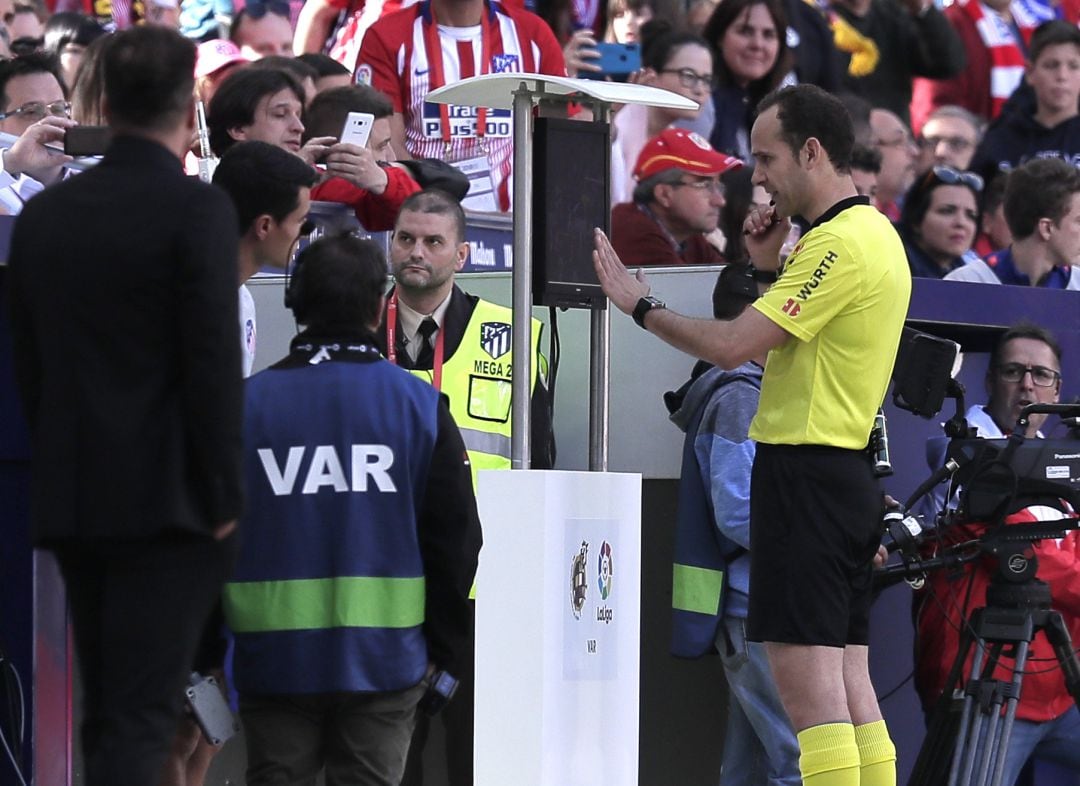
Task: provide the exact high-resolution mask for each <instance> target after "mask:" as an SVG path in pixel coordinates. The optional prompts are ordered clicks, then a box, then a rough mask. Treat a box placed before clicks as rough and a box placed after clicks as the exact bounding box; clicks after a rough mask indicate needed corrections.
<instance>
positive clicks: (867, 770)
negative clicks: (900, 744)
mask: <svg viewBox="0 0 1080 786" xmlns="http://www.w3.org/2000/svg"><path fill="white" fill-rule="evenodd" d="M855 742H856V743H857V744H858V746H859V761H860V763H861V764H860V772H861V774H862V780H861V781H860V783H861V784H862V786H896V746H895V745H893V741H892V740H891V739H889V730H888V729H887V728H885V721H883V720H880V721H875V722H874V723H864V724H863V725H862V726H856V727H855Z"/></svg>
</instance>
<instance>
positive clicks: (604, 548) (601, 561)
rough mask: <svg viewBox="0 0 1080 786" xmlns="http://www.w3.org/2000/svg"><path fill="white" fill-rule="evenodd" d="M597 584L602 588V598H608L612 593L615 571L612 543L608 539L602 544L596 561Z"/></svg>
mask: <svg viewBox="0 0 1080 786" xmlns="http://www.w3.org/2000/svg"><path fill="white" fill-rule="evenodd" d="M596 567H597V579H596V586H597V587H598V588H599V589H600V600H607V599H608V597H609V596H610V595H611V576H612V574H613V573H614V572H615V569H614V565H613V563H612V561H611V544H610V543H608V542H607V541H606V540H605V541H604V542H603V544H602V545H601V546H600V555H599V557H598V558H597V561H596Z"/></svg>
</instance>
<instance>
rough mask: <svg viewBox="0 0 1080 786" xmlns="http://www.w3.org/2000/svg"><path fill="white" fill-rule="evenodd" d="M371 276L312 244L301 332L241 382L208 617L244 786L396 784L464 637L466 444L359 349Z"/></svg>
mask: <svg viewBox="0 0 1080 786" xmlns="http://www.w3.org/2000/svg"><path fill="white" fill-rule="evenodd" d="M385 280H386V262H385V259H384V257H383V255H382V252H381V251H380V250H379V249H378V247H377V246H376V245H375V244H374V243H371V242H369V241H365V240H358V239H356V238H354V237H350V236H347V235H341V236H333V237H328V238H324V239H321V240H319V241H317V242H316V243H313V244H312V245H311V246H309V247H308V248H307V249H305V250H304V252H303V253H301V255H300V256H299V258H298V259H297V270H296V275H295V276H294V278H293V279H292V280H291V282H290V284H289V287H288V290H287V293H286V304H287V305H288V306H289V307H290V308H291V309H292V311H293V314H294V315H295V317H296V320H297V322H298V323H300V324H301V325H304V326H305V328H304V330H303V331H302V332H301V333H300V334H299V335H297V336H296V338H295V339H293V342H292V345H291V347H290V352H289V355H288V356H287V357H285V358H284V359H283V360H281V361H280V362H278V363H277V364H275V365H273V366H271V367H270V368H269V369H267V370H265V371H263V372H261V373H259V374H256V375H255V376H253V377H252V378H251V379H250V380H249V382H248V387H247V395H246V402H245V413H244V415H245V417H244V445H245V456H244V458H245V478H246V483H247V495H248V513H247V515H246V516H245V519H244V526H245V527H246V529H245V538H244V543H243V545H242V547H241V553H240V558H239V561H238V565H237V569H236V572H235V575H234V576H233V578H232V580H231V581H230V582H229V583H228V584H227V585H226V589H225V601H224V603H225V614H226V618H227V620H228V622H229V624H230V626H231V627H232V629H233V631H234V633H235V634H236V656H235V681H236V686H237V689H238V690H239V692H240V716H241V720H242V721H243V724H244V730H245V734H246V737H247V748H248V770H247V783H248V784H250V785H251V786H259V784H270V783H285V782H287V783H307V782H314V778H315V777H316V775H317V773H318V772H319V771H320V770H322V769H324V768H325V777H326V784H327V786H344V784H350V785H351V784H358V783H363V784H372V785H374V784H379V785H380V786H382V785H383V784H385V785H386V786H391V785H394V786H396V784H398V783H399V782H400V780H401V777H402V773H403V771H404V767H405V758H406V754H407V752H408V748H409V740H410V738H411V735H412V730H413V725H414V723H415V718H416V714H417V705H418V703H420V705H421V707H423V708H425V709H428V710H429V711H435V710H436V709H437V708H438V707H439V706H441V704H442V703H445V701H447V700H449V698H450V697H452V695H453V690H454V687H455V675H457V674H459V673H460V669H461V668H462V665H463V664H462V661H463V660H464V658H463V653H464V652H466V651H467V649H468V643H469V642H470V640H471V637H472V614H471V609H470V607H469V602H468V592H469V586H470V583H471V582H472V578H473V574H474V573H475V571H476V560H477V554H478V553H479V549H480V541H481V535H480V524H479V518H478V516H477V513H476V502H475V499H474V497H473V491H472V483H471V478H470V474H469V463H468V460H467V458H466V453H465V445H464V443H463V442H462V438H461V434H460V433H459V431H458V429H457V427H456V426H455V425H454V422H453V420H452V418H451V416H450V411H449V409H448V407H447V405H446V401H445V399H444V398H443V397H442V396H440V395H439V393H438V392H437V391H436V390H435V389H434V388H432V387H431V386H430V385H428V384H427V383H425V382H422V381H421V380H418V379H416V378H415V377H413V376H412V375H410V374H409V373H407V372H405V371H402V370H401V369H398V368H395V367H394V366H393V365H392V364H390V363H388V362H386V360H384V359H383V357H382V355H381V354H380V353H379V350H378V349H377V348H376V346H375V344H376V342H375V335H374V330H375V328H376V326H377V325H378V324H379V321H380V318H381V317H382V312H383V307H384V302H385V301H384V298H383V295H382V290H383V285H384V283H385ZM309 779H310V781H309Z"/></svg>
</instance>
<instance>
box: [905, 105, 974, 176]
mask: <svg viewBox="0 0 1080 786" xmlns="http://www.w3.org/2000/svg"><path fill="white" fill-rule="evenodd" d="M984 125H985V124H984V123H983V121H982V120H981V119H980V118H979V117H978V116H977V115H975V114H972V113H971V112H969V111H968V110H967V109H964V107H962V106H953V105H947V106H943V107H940V108H938V109H935V110H934V112H933V113H932V114H931V115H930V117H928V118H927V119H926V122H925V123H923V127H922V131H921V132H919V164H918V171H920V172H927V171H929V170H930V169H931V168H932V167H935V166H951V167H952V168H953V169H958V170H960V171H961V172H963V171H966V170H967V169H968V167H969V166H970V165H971V157H972V156H973V155H975V147H976V145H978V144H979V140H980V139H981V138H982V134H983V126H984Z"/></svg>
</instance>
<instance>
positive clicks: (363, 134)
mask: <svg viewBox="0 0 1080 786" xmlns="http://www.w3.org/2000/svg"><path fill="white" fill-rule="evenodd" d="M374 123H375V115H372V114H368V113H367V112H349V116H348V117H346V118H345V125H344V127H343V128H342V129H341V139H340V141H342V142H347V143H349V144H350V145H357V146H358V147H366V146H367V141H368V137H369V136H371V126H372V125H374Z"/></svg>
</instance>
